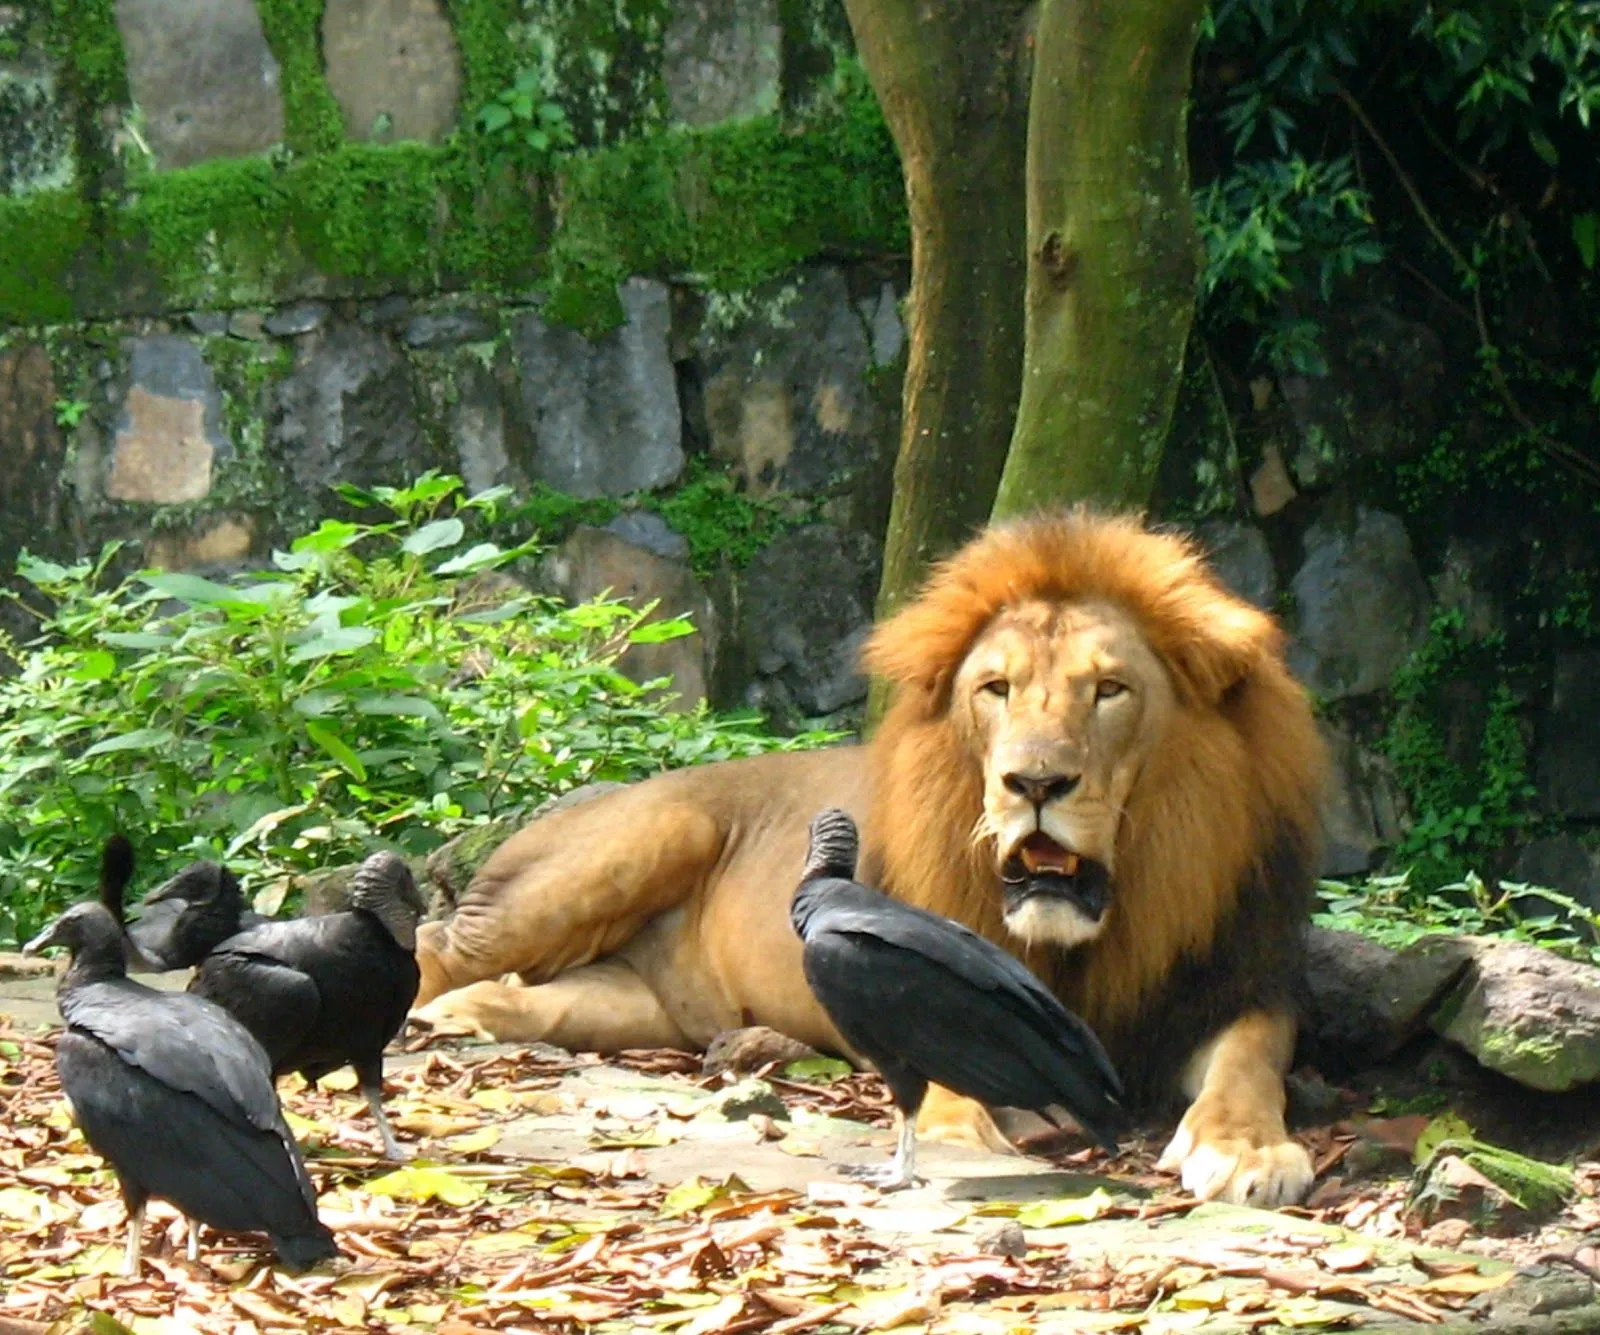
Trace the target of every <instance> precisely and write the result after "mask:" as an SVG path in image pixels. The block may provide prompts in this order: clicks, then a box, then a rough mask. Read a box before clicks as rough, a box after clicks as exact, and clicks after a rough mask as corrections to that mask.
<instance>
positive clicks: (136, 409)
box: [105, 334, 232, 505]
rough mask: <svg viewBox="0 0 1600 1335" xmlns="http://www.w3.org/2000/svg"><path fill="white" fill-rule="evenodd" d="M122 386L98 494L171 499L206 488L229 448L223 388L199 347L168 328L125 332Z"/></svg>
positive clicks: (157, 501) (201, 493)
mask: <svg viewBox="0 0 1600 1335" xmlns="http://www.w3.org/2000/svg"><path fill="white" fill-rule="evenodd" d="M125 346H126V350H127V353H128V390H127V393H126V395H125V396H124V398H123V400H122V405H121V411H120V414H119V416H118V419H117V427H116V436H115V439H114V441H113V444H112V452H111V467H110V471H109V474H108V476H107V478H106V484H105V494H106V495H107V496H108V497H109V498H110V499H112V500H116V501H141V502H147V503H153V504H159V505H172V504H176V503H177V502H179V501H195V500H199V499H200V498H201V497H202V496H205V495H207V494H208V493H209V492H210V491H211V480H212V470H213V468H214V466H215V464H216V462H217V460H218V458H219V457H225V456H227V455H230V454H231V453H232V447H231V446H230V445H229V443H228V438H227V436H226V434H225V433H224V432H223V428H222V395H221V394H220V393H219V392H218V390H217V382H216V380H215V379H214V378H213V377H212V374H211V368H210V367H209V366H207V365H206V362H205V358H204V357H202V356H201V355H200V349H199V348H197V347H196V346H195V345H194V344H193V343H191V342H189V341H188V340H187V339H184V338H178V337H177V336H175V335H172V334H156V335H152V336H151V337H149V338H134V339H129V340H128V341H127V343H126V345H125Z"/></svg>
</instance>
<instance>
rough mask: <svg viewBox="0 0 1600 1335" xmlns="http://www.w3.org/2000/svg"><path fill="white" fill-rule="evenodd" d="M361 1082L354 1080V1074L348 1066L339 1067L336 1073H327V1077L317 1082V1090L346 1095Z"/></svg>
mask: <svg viewBox="0 0 1600 1335" xmlns="http://www.w3.org/2000/svg"><path fill="white" fill-rule="evenodd" d="M360 1083H361V1082H360V1081H359V1080H357V1079H356V1073H355V1072H354V1071H353V1070H351V1069H350V1068H349V1067H348V1066H341V1067H340V1068H339V1069H338V1070H337V1071H329V1072H328V1074H327V1075H325V1076H323V1077H322V1079H320V1080H318V1081H317V1088H318V1089H321V1090H327V1091H330V1092H332V1093H335V1094H346V1093H349V1091H350V1090H352V1089H354V1088H355V1087H356V1086H357V1085H359V1084H360Z"/></svg>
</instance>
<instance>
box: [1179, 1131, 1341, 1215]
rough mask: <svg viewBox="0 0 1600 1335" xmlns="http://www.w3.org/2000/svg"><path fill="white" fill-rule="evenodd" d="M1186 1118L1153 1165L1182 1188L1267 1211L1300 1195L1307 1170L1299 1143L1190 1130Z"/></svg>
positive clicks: (1304, 1190)
mask: <svg viewBox="0 0 1600 1335" xmlns="http://www.w3.org/2000/svg"><path fill="white" fill-rule="evenodd" d="M1193 1115H1194V1109H1190V1117H1193ZM1190 1117H1185V1118H1184V1119H1183V1124H1182V1125H1181V1126H1179V1127H1178V1133H1177V1135H1175V1136H1173V1138H1172V1140H1171V1142H1170V1143H1169V1144H1168V1145H1167V1148H1166V1150H1165V1151H1164V1152H1163V1153H1162V1155H1161V1162H1160V1163H1159V1165H1158V1167H1160V1168H1161V1169H1163V1170H1164V1171H1166V1172H1175V1173H1177V1174H1178V1175H1179V1177H1180V1178H1181V1180H1182V1182H1183V1189H1184V1190H1185V1191H1187V1192H1189V1193H1190V1194H1191V1195H1194V1196H1198V1197H1200V1199H1201V1200H1224V1201H1229V1202H1231V1203H1232V1204H1234V1205H1258V1206H1261V1207H1262V1208H1264V1209H1268V1210H1270V1209H1274V1208H1276V1207H1277V1206H1280V1205H1293V1204H1295V1203H1296V1202H1297V1201H1301V1200H1304V1199H1305V1196H1306V1193H1307V1192H1308V1191H1309V1190H1310V1189H1311V1179H1312V1177H1313V1173H1312V1168H1311V1156H1310V1155H1309V1154H1308V1153H1306V1150H1305V1147H1304V1146H1303V1145H1300V1144H1298V1143H1297V1142H1295V1141H1293V1140H1287V1139H1286V1140H1277V1141H1272V1142H1269V1143H1267V1144H1264V1145H1257V1144H1254V1143H1253V1142H1252V1141H1251V1140H1249V1139H1248V1138H1246V1137H1244V1136H1240V1135H1231V1136H1230V1135H1220V1136H1219V1135H1207V1134H1205V1132H1204V1131H1201V1132H1200V1133H1199V1134H1196V1130H1195V1129H1194V1128H1193V1127H1192V1126H1191V1125H1190Z"/></svg>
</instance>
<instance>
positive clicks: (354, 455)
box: [267, 325, 439, 490]
mask: <svg viewBox="0 0 1600 1335" xmlns="http://www.w3.org/2000/svg"><path fill="white" fill-rule="evenodd" d="M267 446H268V449H269V451H270V452H271V453H272V454H273V455H274V456H275V457H276V458H277V459H278V460H279V462H280V463H281V464H282V465H283V467H284V468H285V469H286V470H287V472H288V474H289V476H290V478H291V479H292V480H293V483H294V485H295V486H297V487H299V488H301V489H302V490H307V489H311V488H321V487H324V486H326V485H328V484H330V483H333V482H353V483H356V484H357V485H362V486H365V485H370V484H372V483H375V482H376V483H384V484H387V485H390V486H398V485H401V484H402V483H404V482H406V481H408V480H409V479H411V478H412V477H414V476H416V474H417V473H419V472H421V471H422V470H423V469H424V468H425V467H427V466H428V465H429V464H431V463H436V462H439V461H437V460H434V459H432V458H431V457H429V454H428V451H427V448H426V444H425V442H424V440H423V435H422V430H421V427H420V426H419V425H418V423H417V405H416V397H415V394H414V391H413V388H412V384H411V374H410V369H409V368H408V366H407V365H406V362H405V359H404V358H402V357H401V356H400V354H399V353H398V352H396V351H395V349H394V347H393V345H392V344H390V343H389V341H388V340H387V339H385V338H383V337H381V336H380V335H378V334H375V333H373V332H372V331H371V330H369V329H364V328H362V327H360V326H359V325H336V326H334V327H333V328H331V329H329V330H328V331H326V333H319V334H315V335H312V336H311V337H310V338H308V339H307V340H306V341H305V344H304V345H302V353H301V357H300V362H299V365H298V366H296V368H295V370H294V372H293V373H292V374H291V375H289V376H288V377H287V378H286V379H284V380H283V381H282V382H281V383H280V384H279V385H278V386H277V387H276V389H275V390H274V391H273V396H272V410H271V412H270V414H269V420H268V426H267Z"/></svg>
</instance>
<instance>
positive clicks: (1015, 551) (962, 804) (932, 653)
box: [865, 512, 1324, 1026]
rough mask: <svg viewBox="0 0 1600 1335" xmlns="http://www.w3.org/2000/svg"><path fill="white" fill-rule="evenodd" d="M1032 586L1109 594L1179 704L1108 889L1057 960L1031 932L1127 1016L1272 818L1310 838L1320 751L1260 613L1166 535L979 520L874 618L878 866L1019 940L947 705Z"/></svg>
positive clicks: (1036, 595)
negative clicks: (1004, 912) (977, 527)
mask: <svg viewBox="0 0 1600 1335" xmlns="http://www.w3.org/2000/svg"><path fill="white" fill-rule="evenodd" d="M1030 600H1044V601H1049V602H1057V603H1065V602H1096V601H1100V602H1108V603H1112V604H1115V605H1116V606H1118V607H1120V608H1122V609H1124V610H1125V611H1126V612H1128V613H1129V614H1130V615H1131V616H1132V617H1133V618H1134V620H1135V621H1136V622H1137V624H1138V626H1139V628H1140V630H1141V631H1142V633H1143V634H1144V636H1145V637H1146V638H1147V640H1148V641H1149V643H1150V645H1151V647H1152V648H1153V649H1154V650H1155V651H1156V653H1157V655H1158V656H1159V658H1160V659H1161V661H1162V662H1163V663H1164V664H1165V665H1166V666H1167V668H1168V670H1169V671H1170V673H1171V676H1172V681H1173V685H1174V687H1175V690H1176V694H1177V698H1178V702H1179V708H1178V711H1177V713H1176V715H1175V717H1174V719H1173V720H1172V722H1171V724H1170V726H1169V729H1168V731H1167V733H1166V735H1165V736H1164V737H1163V738H1162V739H1161V743H1160V745H1159V747H1158V748H1157V749H1156V751H1155V752H1154V754H1153V755H1152V756H1151V758H1150V759H1149V760H1148V761H1147V762H1146V764H1145V767H1144V769H1143V771H1142V772H1141V773H1140V775H1139V778H1138V782H1137V784H1136V785H1135V787H1134V789H1133V793H1132V796H1131V798H1130V800H1129V803H1128V806H1127V811H1126V816H1125V819H1124V820H1123V822H1122V825H1121V829H1120V832H1119V836H1118V858H1117V874H1116V885H1117V889H1116V899H1115V902H1114V906H1113V908H1112V910H1111V912H1110V916H1109V918H1108V921H1107V924H1106V927H1105V930H1104V932H1103V934H1102V935H1101V936H1100V937H1099V938H1098V939H1097V940H1095V941H1093V942H1091V943H1090V944H1088V945H1087V946H1085V947H1083V948H1082V949H1083V951H1084V952H1085V958H1084V961H1083V964H1082V967H1081V970H1079V971H1076V972H1075V974H1074V975H1073V977H1072V978H1071V979H1069V978H1067V977H1066V976H1065V975H1064V974H1063V972H1062V970H1061V968H1060V967H1059V960H1058V958H1057V957H1058V955H1059V952H1052V951H1051V950H1050V949H1049V948H1048V947H1042V948H1041V947H1029V948H1028V949H1027V950H1026V951H1025V954H1026V956H1027V958H1028V961H1029V963H1030V965H1031V966H1032V967H1033V968H1035V970H1037V971H1038V972H1039V973H1040V974H1041V975H1042V976H1044V977H1045V978H1047V979H1051V980H1053V981H1057V982H1058V984H1059V985H1060V986H1061V987H1062V988H1063V990H1065V991H1067V992H1068V993H1070V995H1067V996H1066V997H1064V999H1065V1000H1067V1001H1068V1003H1069V1004H1071V1005H1074V1006H1076V1007H1077V1008H1079V1009H1080V1010H1081V1012H1082V1013H1083V1014H1084V1016H1085V1018H1087V1019H1088V1020H1089V1021H1090V1023H1092V1024H1095V1025H1099V1026H1105V1025H1110V1024H1115V1023H1116V1022H1117V1021H1119V1020H1122V1019H1125V1018H1127V1017H1128V1016H1129V1015H1131V1014H1132V1012H1133V1011H1134V1009H1135V1008H1136V1007H1137V1006H1138V1005H1139V1003H1140V1002H1141V1001H1142V1000H1143V999H1144V998H1145V997H1146V995H1147V993H1149V992H1150V991H1151V989H1153V988H1155V987H1157V986H1158V985H1159V984H1160V983H1161V982H1162V980H1163V979H1164V978H1165V977H1166V976H1167V975H1168V973H1169V972H1170V971H1171V969H1172V966H1173V963H1174V961H1175V960H1176V959H1177V958H1178V957H1179V955H1180V954H1182V953H1184V952H1186V951H1187V952H1190V953H1199V952H1201V951H1203V950H1204V949H1205V948H1206V947H1207V946H1208V945H1209V944H1210V940H1211V936H1212V934H1213V933H1214V931H1215V930H1216V928H1217V926H1218V924H1219V923H1220V922H1221V921H1222V920H1223V919H1224V917H1225V916H1226V915H1227V913H1228V912H1229V911H1230V909H1231V908H1232V906H1233V903H1234V899H1235V895H1236V893H1237V890H1238V887H1239V885H1240V883H1241V881H1242V879H1243V878H1244V876H1245V874H1246V872H1247V871H1248V870H1249V869H1250V867H1251V865H1252V864H1253V863H1255V862H1257V861H1258V860H1260V859H1262V858H1263V857H1265V855H1266V853H1267V850H1268V847H1269V845H1270V842H1271V841H1272V839H1273V838H1275V837H1277V836H1278V835H1279V833H1280V832H1281V830H1282V829H1283V828H1285V827H1287V828H1288V829H1289V830H1292V831H1295V832H1298V833H1299V834H1300V835H1301V836H1302V837H1303V838H1304V839H1306V840H1307V841H1308V842H1310V841H1311V840H1312V839H1313V837H1314V831H1315V827H1316V823H1317V799H1318V795H1319V792H1320V785H1321V783H1322V780H1323V767H1324V759H1323V751H1322V745H1321V741H1320V739H1319V737H1318V734H1317V730H1316V725H1315V723H1314V721H1313V719H1312V715H1311V711H1310V708H1309V706H1308V704H1307V701H1306V698H1305V695H1304V692H1302V691H1301V689H1300V688H1299V687H1298V686H1297V685H1296V684H1295V683H1294V681H1293V679H1292V678H1291V677H1290V676H1289V673H1288V671H1287V669H1286V668H1285V666H1284V663H1283V659H1282V634H1281V632H1280V631H1279V629H1278V627H1277V625H1276V623H1274V622H1273V620H1272V619H1271V618H1270V617H1268V616H1267V615H1265V614H1264V613H1262V612H1260V611H1258V610H1256V609H1255V608H1253V607H1251V606H1250V605H1249V604H1248V603H1245V602H1243V601H1242V600H1240V599H1238V598H1236V597H1234V596H1233V595H1231V594H1229V593H1228V592H1227V591H1226V590H1224V589H1223V588H1222V586H1221V585H1220V584H1219V583H1218V582H1217V580H1216V579H1215V577H1214V576H1212V574H1211V573H1210V571H1209V570H1208V569H1207V568H1206V566H1205V564H1204V562H1203V561H1202V560H1201V558H1200V556H1199V554H1198V553H1197V552H1196V551H1195V549H1194V548H1193V547H1192V546H1191V545H1190V544H1189V543H1187V542H1186V541H1184V540H1183V539H1181V538H1179V537H1176V536H1173V535H1167V534H1154V533H1151V532H1149V531H1148V530H1146V529H1144V528H1143V527H1141V526H1140V525H1139V524H1138V523H1137V522H1136V521H1135V520H1132V519H1111V518H1101V517H1095V516H1092V515H1089V514H1086V513H1082V512H1079V513H1075V514H1073V515H1071V516H1069V517H1067V518H1065V519H1063V518H1062V517H1060V516H1054V517H1051V518H1047V519H1046V518H1041V519H1035V520H1031V521H1024V522H1020V523H1016V524H1011V525H1007V526H1004V527H998V528H994V529H991V530H990V531H989V532H987V533H986V534H984V535H983V536H982V537H980V538H978V539H977V540H975V541H974V542H972V543H970V544H969V545H968V546H967V547H965V548H963V549H962V550H961V551H960V552H959V553H958V554H957V555H956V556H954V557H953V558H951V559H950V560H949V561H947V562H945V563H944V564H943V565H941V566H939V567H938V568H937V569H936V570H935V571H934V573H933V574H932V576H931V577H930V579H929V580H928V582H927V584H926V585H925V586H924V588H923V590H922V592H921V593H920V594H919V596H918V597H917V599H916V600H915V601H914V602H913V603H911V604H910V605H909V606H908V607H907V608H906V609H905V610H903V611H902V612H900V613H899V614H898V615H896V616H894V617H893V618H891V619H890V620H888V621H886V622H884V623H883V624H882V625H880V626H879V627H878V629H877V630H876V632H875V633H874V634H873V636H872V638H871V640H870V641H869V642H868V645H867V648H866V654H865V662H866V665H867V667H868V668H869V670H871V671H872V672H874V673H876V674H878V675H881V676H883V677H886V678H888V679H889V680H891V681H893V682H894V683H895V684H896V688H897V689H896V694H895V698H894V701H893V704H892V706H891V707H890V709H889V711H888V713H887V715H886V716H885V718H884V720H883V722H882V724H881V726H880V727H879V729H878V731H877V734H876V736H875V737H874V738H873V741H872V743H871V752H870V762H871V766H872V775H873V781H874V797H873V803H872V810H871V815H870V817H869V821H868V828H867V831H866V838H867V847H868V849H869V850H870V853H871V856H873V857H874V858H875V860H876V866H877V869H878V871H879V874H880V875H881V877H882V879H883V881H884V882H885V883H886V884H888V885H890V886H892V887H893V890H894V892H895V893H896V894H897V895H900V896H902V897H904V898H906V899H909V900H911V901H913V902H915V903H918V904H921V905H923V906H924V907H926V908H930V909H934V910H936V911H937V912H940V913H944V914H948V915H949V916H951V917H954V918H958V919H960V920H961V921H963V922H966V923H970V924H971V925H972V926H973V927H974V928H975V929H976V930H979V931H981V932H983V933H984V934H985V935H987V936H989V937H991V938H992V939H994V940H995V941H998V942H1001V943H1002V944H1006V945H1009V946H1011V947H1013V948H1015V947H1016V944H1017V943H1016V941H1015V938H1014V937H1011V936H1010V935H1009V933H1007V932H1006V931H1005V929H1004V927H1003V926H1002V923H1001V918H1000V903H999V899H998V895H997V892H996V891H997V887H996V872H995V861H994V853H993V850H992V849H991V848H990V847H988V846H985V845H982V844H978V843H975V842H974V840H973V838H972V830H973V827H974V826H975V825H976V824H977V822H978V820H979V817H980V815H981V793H982V775H981V769H980V766H979V765H977V764H974V759H975V758H974V757H973V756H971V755H970V754H969V752H968V748H967V746H966V744H965V742H964V740H963V738H962V737H961V736H960V734H959V731H958V729H957V727H956V725H955V723H954V722H953V720H952V718H951V714H950V710H949V708H948V706H949V696H950V683H951V679H952V677H953V676H954V674H955V672H956V670H957V669H958V668H959V667H960V665H961V662H962V659H963V658H964V657H965V655H966V654H967V652H968V650H969V649H970V647H971V645H972V643H973V641H974V639H975V638H976V637H977V636H978V634H979V633H980V632H981V631H982V630H983V629H984V628H985V627H986V626H987V625H988V624H989V623H990V622H991V621H992V620H993V618H994V617H995V616H996V615H997V614H998V613H999V612H1000V611H1001V610H1002V609H1004V608H1008V607H1014V606H1016V605H1017V604H1019V603H1022V602H1026V601H1030Z"/></svg>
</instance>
